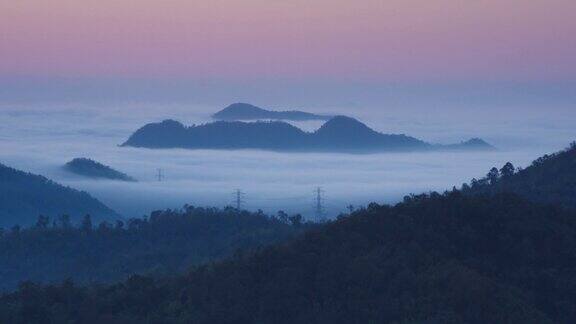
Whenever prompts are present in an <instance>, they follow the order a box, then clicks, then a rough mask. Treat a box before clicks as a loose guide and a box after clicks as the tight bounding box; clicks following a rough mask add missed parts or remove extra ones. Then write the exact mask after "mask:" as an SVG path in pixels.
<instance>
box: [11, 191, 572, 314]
mask: <svg viewBox="0 0 576 324" xmlns="http://www.w3.org/2000/svg"><path fill="white" fill-rule="evenodd" d="M575 251H576V214H575V213H574V212H573V211H568V210H562V209H559V208H556V207H553V206H539V205H534V204H532V203H529V202H527V201H525V200H523V199H521V198H518V197H517V196H515V195H509V194H497V195H494V196H490V197H489V196H467V195H463V194H461V193H460V192H458V191H455V192H451V193H447V194H445V195H439V194H431V195H422V196H412V197H407V198H406V199H405V201H404V202H403V203H400V204H398V205H397V206H395V207H390V206H379V205H376V204H372V205H370V206H369V207H368V208H367V209H364V210H360V211H357V212H355V213H354V214H353V215H351V216H349V217H345V218H341V219H340V220H338V221H336V222H334V223H331V224H328V225H326V226H325V227H323V228H321V229H319V230H316V231H312V232H309V233H307V234H305V235H304V236H303V237H302V238H300V239H297V240H294V241H293V242H291V243H288V244H281V245H275V246H273V247H269V248H265V249H263V250H261V251H259V252H256V253H255V254H252V255H244V256H242V255H237V256H236V257H235V258H232V259H229V260H228V261H225V262H220V263H216V264H213V265H208V266H202V267H199V268H196V269H194V270H192V271H190V272H189V273H188V274H186V275H184V276H179V277H176V278H172V279H153V278H150V277H142V276H133V277H131V278H130V279H128V280H126V281H124V282H122V283H119V284H116V285H112V286H105V287H75V286H73V284H72V283H70V282H65V283H64V284H62V285H58V286H37V285H35V284H31V283H26V284H22V285H21V286H20V289H19V290H18V291H17V292H14V293H12V294H9V295H5V296H3V297H2V298H0V322H6V323H65V322H71V323H102V322H106V323H143V322H144V323H222V324H226V323H330V324H332V323H346V324H349V323H482V324H484V323H573V322H574V319H575V318H576V252H575Z"/></svg>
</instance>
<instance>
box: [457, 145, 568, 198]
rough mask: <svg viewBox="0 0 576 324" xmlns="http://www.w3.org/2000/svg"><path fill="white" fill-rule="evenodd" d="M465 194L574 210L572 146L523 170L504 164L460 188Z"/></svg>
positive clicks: (546, 156)
mask: <svg viewBox="0 0 576 324" xmlns="http://www.w3.org/2000/svg"><path fill="white" fill-rule="evenodd" d="M462 190H463V191H464V192H465V193H467V194H482V193H487V194H494V193H499V192H513V193H516V194H518V195H520V196H522V197H524V198H526V199H528V200H530V201H534V202H540V203H547V204H556V205H560V206H564V207H568V208H576V142H573V143H572V144H570V146H569V147H568V148H567V149H565V150H563V151H560V152H557V153H554V154H548V155H544V156H542V157H540V158H538V159H536V160H535V161H534V162H532V165H530V166H528V167H527V168H525V169H516V168H515V167H514V166H513V165H512V163H506V164H505V165H504V166H502V167H501V168H500V169H498V168H496V167H494V168H492V169H491V170H490V171H489V172H488V174H487V175H486V176H485V177H484V178H482V179H479V180H477V179H473V180H472V182H471V183H470V184H464V185H463V186H462Z"/></svg>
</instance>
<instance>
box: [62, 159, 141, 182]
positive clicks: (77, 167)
mask: <svg viewBox="0 0 576 324" xmlns="http://www.w3.org/2000/svg"><path fill="white" fill-rule="evenodd" d="M64 168H65V169H66V170H67V171H70V172H72V173H75V174H78V175H81V176H85V177H90V178H96V179H110V180H121V181H136V179H134V178H132V177H130V176H128V175H127V174H125V173H122V172H120V171H117V170H114V169H112V168H111V167H109V166H107V165H104V164H102V163H99V162H96V161H94V160H91V159H87V158H75V159H73V160H72V161H70V162H68V163H66V165H65V166H64Z"/></svg>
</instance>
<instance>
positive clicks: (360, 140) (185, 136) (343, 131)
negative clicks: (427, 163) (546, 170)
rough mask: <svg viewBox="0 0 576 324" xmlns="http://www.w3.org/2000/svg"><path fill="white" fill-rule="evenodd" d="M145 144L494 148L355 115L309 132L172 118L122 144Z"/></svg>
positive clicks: (293, 148)
mask: <svg viewBox="0 0 576 324" xmlns="http://www.w3.org/2000/svg"><path fill="white" fill-rule="evenodd" d="M123 145H125V146H134V147H147V148H188V149H201V148H205V149H265V150H277V151H326V152H388V151H419V150H420V151H421V150H443V149H446V150H454V149H476V150H480V149H482V150H490V149H493V147H492V146H490V145H489V144H487V143H485V142H483V141H481V140H478V139H476V140H472V141H468V142H464V143H461V144H454V145H431V144H428V143H426V142H423V141H421V140H419V139H416V138H413V137H409V136H406V135H403V134H402V135H390V134H382V133H379V132H376V131H374V130H372V129H370V128H369V127H368V126H366V125H364V124H363V123H361V122H359V121H357V120H356V119H354V118H350V117H345V116H336V117H334V118H332V119H330V120H329V121H327V122H326V123H325V124H324V125H323V126H322V127H320V129H318V130H317V131H316V132H313V133H307V132H304V131H302V130H300V129H299V128H296V127H294V126H292V125H290V124H288V123H285V122H279V121H275V122H254V123H246V122H225V121H218V122H214V123H209V124H204V125H199V126H191V127H186V126H184V125H182V124H181V123H179V122H177V121H173V120H165V121H163V122H161V123H152V124H148V125H145V126H144V127H142V128H140V129H139V130H137V131H136V132H135V133H134V134H132V136H130V138H129V139H128V140H127V141H126V142H125V143H124V144H123Z"/></svg>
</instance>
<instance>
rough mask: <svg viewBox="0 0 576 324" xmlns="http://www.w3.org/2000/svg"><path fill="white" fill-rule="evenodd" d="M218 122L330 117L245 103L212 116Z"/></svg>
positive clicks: (232, 105) (234, 105)
mask: <svg viewBox="0 0 576 324" xmlns="http://www.w3.org/2000/svg"><path fill="white" fill-rule="evenodd" d="M212 118H214V119H219V120H257V119H283V120H295V121H303V120H328V119H330V118H331V117H330V116H323V115H316V114H312V113H308V112H304V111H299V110H289V111H271V110H266V109H262V108H260V107H256V106H254V105H251V104H247V103H234V104H231V105H229V106H228V107H226V108H224V109H222V110H220V111H219V112H217V113H215V114H213V115H212Z"/></svg>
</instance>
